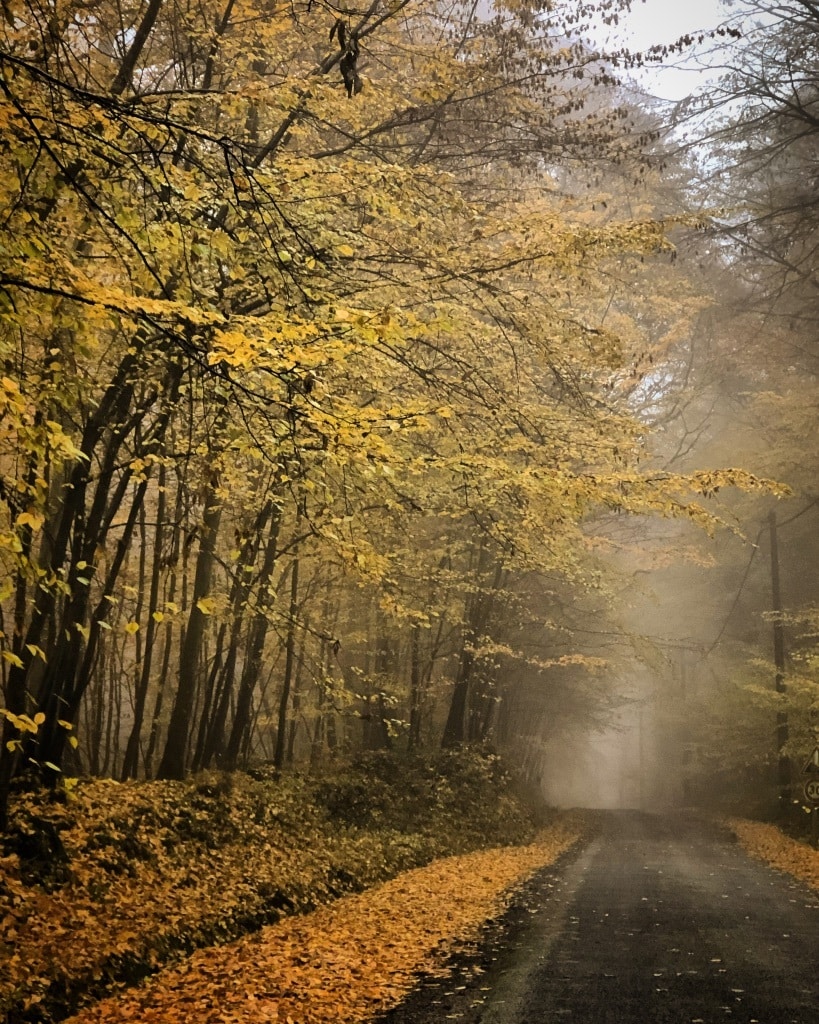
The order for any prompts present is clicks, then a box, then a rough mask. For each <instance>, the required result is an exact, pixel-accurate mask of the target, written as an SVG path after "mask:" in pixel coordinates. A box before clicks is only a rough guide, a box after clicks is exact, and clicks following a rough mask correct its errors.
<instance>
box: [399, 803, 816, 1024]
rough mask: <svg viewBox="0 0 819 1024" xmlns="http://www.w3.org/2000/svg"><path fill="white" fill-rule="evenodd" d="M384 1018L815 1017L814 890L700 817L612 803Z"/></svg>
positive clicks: (659, 1021) (711, 1022) (584, 1022)
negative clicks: (516, 900) (584, 840)
mask: <svg viewBox="0 0 819 1024" xmlns="http://www.w3.org/2000/svg"><path fill="white" fill-rule="evenodd" d="M383 1020H384V1022H385V1024H387V1022H388V1024H433V1022H434V1024H443V1022H444V1021H447V1020H458V1021H461V1022H462V1024H552V1022H558V1021H559V1022H562V1024H572V1022H577V1024H692V1022H701V1024H717V1022H721V1021H732V1022H742V1024H754V1022H758V1024H819V898H818V897H817V894H816V893H812V892H811V891H810V890H809V889H807V888H805V887H804V886H802V885H800V884H798V883H797V882H795V881H793V880H792V879H790V878H788V877H787V876H785V875H782V874H780V873H778V872H775V871H772V870H770V869H768V868H766V867H764V866H763V865H761V864H760V863H758V862H755V861H753V860H751V859H750V858H749V857H748V856H747V855H746V854H745V853H744V852H743V851H742V849H741V848H740V847H739V846H738V845H737V844H736V842H734V841H732V837H731V836H730V835H729V833H727V831H723V830H721V829H719V828H717V827H716V826H714V825H710V824H707V823H703V822H702V821H700V820H698V819H696V818H694V817H684V816H676V817H675V816H655V815H648V814H641V813H638V812H611V813H608V814H605V815H603V816H602V825H601V829H600V832H599V834H598V836H597V838H595V839H594V840H593V841H592V842H591V843H590V844H589V845H587V846H586V847H585V848H584V849H583V850H582V852H580V854H579V855H575V856H574V857H570V858H569V859H567V860H564V861H563V862H562V863H560V864H559V865H558V866H557V868H556V870H553V871H549V872H545V873H543V874H541V875H540V876H539V877H538V878H537V879H535V880H533V883H532V884H531V886H530V887H529V889H528V891H527V893H526V898H525V899H524V901H523V902H522V903H521V904H519V905H518V906H517V907H516V908H514V909H513V910H512V911H511V912H510V914H509V915H507V917H506V919H505V920H503V921H501V922H496V923H495V925H494V926H493V927H490V928H489V929H488V931H487V936H486V939H485V942H484V943H483V945H482V947H481V948H480V949H479V950H477V951H475V953H474V955H470V956H463V957H461V958H460V960H459V961H458V962H457V963H456V964H455V969H454V973H453V975H452V977H450V978H449V979H447V980H446V981H441V980H439V979H427V980H426V981H425V982H424V983H423V984H422V985H420V986H419V987H418V989H417V990H416V991H415V992H414V993H413V994H412V995H411V996H410V997H409V999H408V1000H407V1001H406V1002H405V1003H404V1004H403V1005H402V1006H400V1007H398V1008H397V1009H396V1010H394V1011H392V1012H391V1013H389V1014H387V1015H386V1016H385V1017H384V1019H383Z"/></svg>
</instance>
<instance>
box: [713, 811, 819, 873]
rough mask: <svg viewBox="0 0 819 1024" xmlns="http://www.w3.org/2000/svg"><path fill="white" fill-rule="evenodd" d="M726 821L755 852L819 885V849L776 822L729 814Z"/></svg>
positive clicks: (776, 865) (762, 857)
mask: <svg viewBox="0 0 819 1024" xmlns="http://www.w3.org/2000/svg"><path fill="white" fill-rule="evenodd" d="M726 824H727V825H728V827H729V828H730V829H731V831H732V832H733V833H734V834H735V835H736V837H737V839H739V841H740V843H741V844H742V846H743V847H744V849H746V850H747V851H748V853H750V854H751V855H752V856H754V857H756V858H757V859H758V860H762V861H764V862H765V863H766V864H769V865H770V866H771V867H773V868H777V869H778V870H779V871H785V872H786V873H787V874H789V875H793V877H794V878H798V879H799V880H800V881H802V882H806V883H807V884H808V885H809V886H810V887H811V888H812V889H819V850H814V849H813V848H812V847H810V846H808V845H807V844H806V843H800V842H797V840H795V839H791V838H790V836H787V835H785V833H784V832H782V831H781V830H780V829H778V828H776V826H775V825H766V824H764V823H762V822H760V821H749V820H747V819H746V818H729V819H728V820H727V822H726Z"/></svg>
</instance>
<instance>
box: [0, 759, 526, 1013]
mask: <svg viewBox="0 0 819 1024" xmlns="http://www.w3.org/2000/svg"><path fill="white" fill-rule="evenodd" d="M533 835H534V826H533V824H532V819H531V814H530V812H529V811H528V810H527V808H525V807H524V806H523V805H522V804H521V803H520V801H518V800H517V799H516V798H515V796H514V795H513V793H512V791H511V788H510V782H509V779H508V777H507V776H506V773H505V772H504V770H503V766H502V765H501V763H500V762H499V760H498V758H497V757H493V756H485V755H482V754H480V753H476V752H470V751H454V752H447V753H445V754H438V755H437V756H434V757H433V756H429V757H425V758H422V757H416V758H407V757H400V756H397V755H389V754H372V755H368V756H366V757H363V758H362V759H361V760H360V761H359V762H358V763H356V764H353V765H348V766H344V765H336V766H334V769H333V771H332V773H328V774H327V775H325V776H324V777H321V778H313V777H311V778H305V777H300V776H296V775H287V774H285V775H281V776H275V775H273V774H266V773H265V771H264V770H262V771H260V772H257V773H254V774H253V775H249V774H247V773H241V772H240V773H234V774H210V775H201V776H197V777H195V778H193V779H190V780H188V781H186V782H141V783H135V782H133V783H131V782H129V783H116V782H113V781H111V780H102V779H96V780H89V781H87V782H81V783H79V784H78V785H77V786H76V787H75V788H74V789H73V791H72V792H71V794H70V795H69V796H67V797H66V796H64V797H63V798H62V799H61V800H56V801H55V800H54V799H53V798H49V796H48V795H47V794H42V793H41V794H21V795H20V796H19V797H18V799H17V800H16V801H15V803H14V806H13V808H12V817H11V824H10V829H9V831H8V833H7V835H5V836H3V837H0V1021H5V1022H7V1024H54V1022H56V1021H60V1020H62V1019H64V1018H65V1017H67V1016H69V1015H70V1014H72V1013H76V1012H77V1011H78V1010H80V1009H81V1008H82V1007H83V1006H84V1005H86V1004H88V1003H90V1002H92V1001H93V1000H95V999H98V998H101V997H103V996H106V995H108V994H110V993H111V992H112V991H117V990H119V989H121V988H123V987H125V986H128V985H134V984H136V983H137V982H139V981H141V980H142V979H144V978H146V977H148V976H150V975H151V974H153V973H156V972H157V971H158V970H160V969H161V968H162V967H165V966H168V965H171V964H173V963H174V962H179V961H180V960H182V959H184V957H186V956H188V955H189V954H190V953H191V952H193V951H194V950H195V949H199V948H202V947H206V946H212V945H215V944H220V943H226V942H229V941H231V940H232V939H235V938H238V937H239V936H241V935H244V934H246V933H248V932H252V931H254V930H256V929H258V928H261V927H263V926H265V925H269V924H273V923H275V922H277V921H279V920H281V919H283V918H285V917H288V916H291V915H299V914H303V913H306V912H309V911H311V910H313V909H314V908H316V907H319V906H322V905H324V904H327V903H330V902H332V901H333V900H335V899H337V898H338V897H339V896H342V895H344V894H347V893H350V892H357V891H361V890H364V889H367V888H368V887H371V886H373V885H375V884H376V883H378V882H382V881H384V880H386V879H388V878H391V877H394V876H395V875H397V874H399V873H400V872H403V871H406V870H408V869H410V868H415V867H418V866H421V865H424V864H428V863H429V862H430V861H432V860H434V859H435V858H440V857H445V856H450V855H453V854H462V853H468V852H470V851H472V850H476V849H485V848H487V847H491V846H499V845H503V844H506V843H509V844H521V843H527V842H529V841H531V839H532V837H533ZM173 1020H174V1018H173V1017H169V1018H168V1021H169V1024H170V1022H172V1021H173Z"/></svg>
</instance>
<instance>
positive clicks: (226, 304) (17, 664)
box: [0, 0, 776, 804]
mask: <svg viewBox="0 0 819 1024" xmlns="http://www.w3.org/2000/svg"><path fill="white" fill-rule="evenodd" d="M616 14H617V5H616V4H610V5H606V4H596V5H583V4H574V3H566V4H564V5H553V4H545V5H543V6H542V7H539V6H538V5H534V6H533V5H519V4H512V3H506V4H499V5H497V6H496V7H495V8H494V9H493V10H492V12H491V13H487V12H484V13H483V14H481V13H480V12H478V10H477V8H475V7H474V6H472V5H470V4H463V5H462V4H459V3H453V4H439V3H433V2H427V0H396V2H392V3H387V2H382V0H374V2H373V3H372V4H371V5H369V6H363V7H361V8H354V7H335V6H333V5H331V4H328V3H319V2H314V0H308V2H307V3H298V2H297V3H288V4H277V3H268V2H262V0H222V2H220V3H216V2H210V0H205V2H201V3H200V2H197V3H196V4H193V3H187V2H185V0H148V2H144V3H117V4H108V3H106V4H102V3H93V2H92V3H88V2H82V3H79V2H75V0H67V2H63V0H57V2H43V3H42V4H40V3H38V2H34V0H32V2H18V0H5V2H4V4H3V15H4V20H3V24H2V28H0V32H1V33H2V38H1V41H0V89H2V94H1V95H0V123H1V124H2V142H0V212H1V219H0V358H2V376H1V377H0V404H1V405H2V422H1V425H0V431H1V433H0V560H1V561H2V570H3V578H2V582H0V602H2V622H0V628H1V629H2V633H0V642H2V671H3V687H4V706H5V711H4V719H5V722H4V746H3V750H2V754H0V802H2V803H3V804H4V803H5V799H6V796H7V794H8V789H9V786H10V784H11V780H12V778H13V777H14V776H15V775H17V774H19V773H20V772H23V771H26V770H29V769H31V768H35V769H36V770H37V771H38V772H40V773H42V774H45V776H46V777H50V776H54V775H55V773H59V772H61V771H62V770H63V769H65V770H66V771H71V772H78V771H88V772H91V773H92V774H103V775H114V776H116V777H119V778H130V777H136V776H140V777H142V776H149V777H150V776H154V775H159V776H160V777H165V778H181V777H182V776H183V775H184V774H185V773H186V772H188V771H190V770H191V769H198V768H204V767H209V766H220V767H235V766H237V765H246V764H248V763H249V762H251V761H253V760H262V759H263V760H270V761H272V762H273V763H274V764H275V765H276V766H277V767H282V766H283V765H284V764H286V763H291V762H293V761H298V762H301V763H305V764H318V763H321V762H322V760H324V759H326V758H327V757H329V756H334V755H335V754H337V753H343V752H345V751H346V752H349V751H350V750H355V749H358V748H361V747H363V748H369V749H372V748H380V747H383V746H388V745H390V744H403V745H405V746H408V747H409V748H410V749H417V748H419V747H423V746H431V745H438V744H439V743H441V742H443V743H444V744H445V745H454V744H459V743H463V742H476V743H481V742H486V741H488V740H490V739H491V740H492V741H493V742H495V743H498V744H500V745H503V744H504V742H506V743H508V742H510V741H511V740H512V739H515V741H516V742H517V744H518V747H519V748H520V749H523V750H525V751H529V750H532V751H534V754H533V756H535V757H536V755H537V750H538V744H540V743H541V742H542V735H543V730H545V729H548V728H551V727H554V724H553V723H555V722H558V723H559V722H560V720H561V716H566V717H571V716H572V715H575V714H577V713H579V712H582V713H587V714H590V715H592V717H593V716H594V714H596V713H598V712H600V711H602V710H605V708H606V707H607V706H608V705H609V704H610V702H611V695H610V694H608V692H607V689H606V685H605V681H604V679H603V678H602V677H603V676H604V675H605V665H604V664H603V662H602V660H601V659H599V658H595V657H593V656H592V655H591V654H590V653H589V651H588V650H587V649H585V648H584V646H583V644H582V643H581V642H580V641H579V640H578V639H577V638H576V637H575V636H574V635H573V631H572V623H573V617H574V616H575V615H577V614H579V613H580V612H581V611H582V612H583V613H585V614H590V615H594V614H596V611H595V609H596V608H597V607H598V603H599V601H600V600H602V598H601V595H603V597H605V596H606V592H605V584H604V581H603V576H602V575H601V567H600V565H599V562H598V560H597V558H596V554H595V552H596V550H597V547H598V545H597V543H596V541H595V538H594V524H595V522H596V521H597V520H599V519H601V518H605V517H609V516H610V515H611V514H612V513H614V514H618V515H619V514H623V513H626V514H639V515H644V514H656V515H659V516H662V517H682V518H685V519H690V520H693V521H694V522H696V523H698V524H699V525H701V526H705V527H706V528H708V529H711V528H713V526H714V525H715V524H716V523H717V521H718V520H717V516H716V515H715V512H714V510H713V508H712V506H711V505H709V502H710V499H711V498H712V497H713V495H714V494H715V493H716V492H717V491H719V490H720V489H721V488H724V487H726V486H738V487H741V488H745V489H751V490H754V489H763V490H765V491H766V492H767V493H770V491H771V489H773V490H776V488H775V487H774V485H771V484H769V483H766V482H765V481H764V480H762V479H761V478H760V477H759V475H755V474H753V473H750V472H747V471H744V470H740V469H721V468H716V467H711V466H707V467H706V468H705V469H703V470H701V471H698V470H697V469H696V468H695V469H693V470H688V469H686V471H685V472H677V471H676V469H674V468H673V467H665V466H662V465H661V464H660V463H658V461H657V460H656V459H655V458H654V457H653V453H652V447H651V442H650V439H649V438H648V433H649V424H648V422H647V419H646V417H645V416H642V415H641V405H642V406H643V408H645V407H646V405H647V404H648V396H649V395H650V394H651V393H652V391H654V392H655V393H656V392H657V391H659V392H661V393H666V392H670V391H671V390H672V388H671V385H670V383H669V381H670V371H669V373H666V371H665V370H664V369H662V368H661V367H662V360H664V359H666V358H670V357H672V356H673V358H675V359H676V358H678V357H679V356H678V353H679V348H678V347H677V348H675V346H678V344H679V341H680V338H681V337H684V336H686V332H687V331H688V330H690V329H691V328H692V325H693V324H694V321H695V317H694V314H693V313H692V312H691V311H692V310H693V311H694V312H698V311H699V310H701V309H702V307H703V305H704V304H707V302H708V299H707V297H706V298H704V297H703V295H702V294H699V296H698V295H697V294H696V287H695V285H694V283H692V281H691V280H690V279H688V280H686V282H685V284H684V285H683V286H682V288H681V289H680V290H679V291H676V290H675V289H677V288H678V287H679V286H677V285H673V286H671V288H670V289H669V288H668V281H669V277H668V275H669V274H670V273H671V272H672V268H671V261H672V259H673V257H674V255H675V243H674V239H675V232H676V233H679V232H681V231H683V230H694V229H696V228H698V227H702V226H703V225H704V224H705V223H707V218H706V219H703V218H702V217H701V216H692V215H690V214H687V213H685V212H684V211H683V212H680V210H679V209H677V210H673V211H669V210H668V209H667V208H665V209H664V203H663V201H662V194H661V190H660V189H659V187H658V178H657V175H658V173H659V171H658V169H659V168H660V167H661V166H662V160H663V159H664V156H663V154H662V151H661V150H659V149H658V148H657V147H658V130H659V128H658V124H657V123H656V121H655V120H654V119H652V116H651V113H650V111H646V110H640V109H638V108H637V106H636V105H635V103H634V102H632V101H630V98H629V95H628V92H627V91H624V90H623V89H622V88H620V87H619V86H618V84H617V81H616V78H615V74H614V71H613V66H612V62H611V60H610V59H608V58H606V57H604V56H602V55H600V54H598V53H596V52H595V51H594V50H593V49H591V48H590V46H589V45H588V44H586V43H584V42H583V41H582V32H583V30H584V27H585V25H586V23H587V21H588V19H589V18H590V17H592V16H595V17H601V16H603V17H609V18H614V17H616ZM624 182H631V183H632V184H631V185H630V186H629V187H628V189H627V190H626V192H627V200H626V201H622V200H621V201H612V192H615V191H616V190H617V189H620V190H621V192H620V195H621V197H622V194H623V193H622V189H623V188H624V187H625V186H624V185H623V183H624ZM632 188H634V189H637V188H639V189H640V190H642V193H641V194H642V196H643V198H642V199H641V201H640V202H639V203H631V202H630V194H631V193H630V192H629V189H632ZM629 208H630V209H629ZM635 210H637V211H638V212H636V213H635ZM677 295H679V301H677V299H676V296H677ZM771 475H772V476H774V475H775V474H771ZM566 609H568V611H567V610H566ZM550 723H552V724H551V725H550ZM525 756H528V755H525Z"/></svg>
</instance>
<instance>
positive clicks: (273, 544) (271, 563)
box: [213, 505, 281, 768]
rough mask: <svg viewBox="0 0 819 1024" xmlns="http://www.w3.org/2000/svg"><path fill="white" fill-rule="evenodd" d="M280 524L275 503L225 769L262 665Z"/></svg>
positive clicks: (234, 756) (223, 715)
mask: <svg viewBox="0 0 819 1024" xmlns="http://www.w3.org/2000/svg"><path fill="white" fill-rule="evenodd" d="M280 527H281V509H280V508H279V506H277V505H275V506H274V509H273V515H272V518H271V520H270V532H269V533H268V537H267V546H266V548H265V553H264V562H263V564H262V569H261V572H260V573H259V579H258V580H257V583H256V587H257V593H258V596H257V598H256V600H257V609H256V613H255V614H254V616H253V618H252V620H251V622H250V628H249V630H248V638H247V652H246V655H245V661H244V665H243V666H242V675H241V678H240V680H239V692H238V695H237V697H236V713H235V714H234V716H233V725H232V727H231V730H230V736H229V738H228V742H227V746H226V748H225V755H224V761H225V765H226V767H228V768H234V767H235V766H236V763H237V761H238V758H239V751H240V750H241V746H242V737H243V735H244V733H245V732H246V731H247V729H248V728H249V726H250V709H251V705H252V702H253V688H254V687H255V685H256V680H257V679H258V676H259V669H260V667H261V664H262V654H263V653H264V643H265V640H266V638H267V630H268V627H269V622H268V618H267V607H266V606H267V601H266V594H267V588H268V586H269V585H270V580H271V579H272V576H273V572H274V570H275V568H276V560H277V558H278V543H279V528H280ZM230 697H231V692H230V691H229V690H228V688H227V687H226V688H225V693H224V695H223V700H222V706H221V707H220V711H219V719H218V721H217V725H218V726H219V729H220V733H219V735H218V736H217V735H216V734H214V742H213V750H214V753H215V752H216V749H217V748H216V740H217V739H218V738H220V737H221V735H223V731H222V730H223V729H224V723H225V721H226V719H227V710H228V706H229V702H230Z"/></svg>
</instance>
